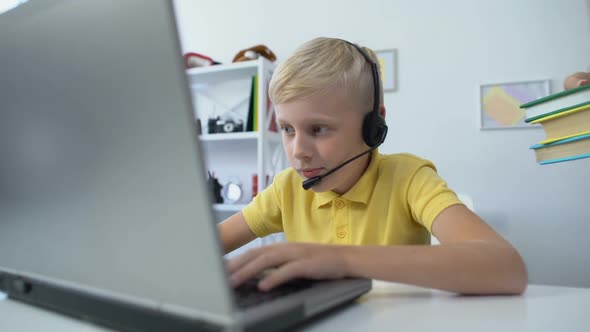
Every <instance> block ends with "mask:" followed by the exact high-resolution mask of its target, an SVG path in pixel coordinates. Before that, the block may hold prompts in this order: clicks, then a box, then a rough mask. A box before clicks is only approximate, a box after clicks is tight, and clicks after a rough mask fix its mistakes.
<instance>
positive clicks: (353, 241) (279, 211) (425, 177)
mask: <svg viewBox="0 0 590 332" xmlns="http://www.w3.org/2000/svg"><path fill="white" fill-rule="evenodd" d="M301 182H302V178H301V176H299V174H297V172H296V171H295V170H294V169H293V168H289V169H287V170H284V171H282V172H281V173H279V174H278V175H276V176H275V178H274V180H273V183H272V184H271V185H270V186H269V187H268V188H266V189H265V190H264V191H262V192H261V193H259V194H258V195H257V196H256V197H255V198H254V200H253V201H252V202H251V203H250V204H248V206H246V207H245V208H244V209H243V210H242V213H243V214H244V217H245V218H246V221H247V223H248V226H249V227H250V229H251V230H252V232H254V234H256V235H257V236H259V237H263V236H266V235H269V234H271V233H277V232H284V233H285V237H286V239H287V241H290V242H314V243H324V244H347V245H402V244H428V243H430V234H429V232H431V231H432V223H433V221H434V219H435V218H436V217H437V216H438V214H439V213H440V212H441V211H442V210H444V209H445V208H447V207H449V206H451V205H454V204H462V203H461V201H460V200H459V199H458V198H457V195H456V194H455V193H454V192H453V191H452V190H450V189H449V188H448V187H447V184H446V182H445V181H444V180H443V179H441V178H440V177H439V176H438V174H437V173H436V168H435V167H434V165H433V164H432V163H431V162H429V161H427V160H424V159H421V158H418V157H416V156H413V155H410V154H391V155H383V154H380V153H379V152H378V151H377V150H375V151H374V152H373V154H372V155H371V162H370V164H369V167H367V170H366V171H365V173H364V174H363V175H362V176H361V178H360V179H359V180H358V182H357V183H356V184H355V185H354V186H353V187H352V188H351V189H350V190H349V191H348V192H346V193H345V194H343V195H338V194H336V193H334V192H333V191H329V192H322V193H315V192H313V191H312V190H303V188H302V187H301Z"/></svg>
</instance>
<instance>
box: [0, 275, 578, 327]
mask: <svg viewBox="0 0 590 332" xmlns="http://www.w3.org/2000/svg"><path fill="white" fill-rule="evenodd" d="M302 330H305V331H322V332H323V331H326V332H327V331H330V332H332V331H361V332H370V331H453V332H454V331H469V332H473V331H494V332H495V331H568V332H569V331H589V330H590V288H569V287H553V286H536V285H530V286H529V287H528V289H527V292H526V293H525V294H524V295H523V296H487V297H470V296H457V295H455V294H450V293H445V292H440V291H435V290H429V289H424V288H418V287H412V286H406V285H400V284H394V283H384V282H374V284H373V290H372V291H371V292H370V293H369V294H367V295H365V296H363V297H361V298H360V299H359V300H358V303H357V304H354V305H351V306H347V307H345V308H343V309H340V310H338V311H336V312H333V313H330V314H329V315H326V316H324V317H321V318H320V319H319V320H315V321H313V322H312V323H311V324H308V325H306V326H304V327H303V328H302ZM0 331H59V332H70V331H72V332H73V331H76V332H79V331H83V332H98V331H108V330H107V329H103V328H100V327H97V326H93V325H90V324H88V323H85V322H82V321H77V320H73V319H70V318H68V317H65V316H61V315H58V314H56V313H53V312H49V311H45V310H42V309H38V308H35V307H32V306H28V305H25V304H22V303H17V302H14V301H11V300H5V301H0Z"/></svg>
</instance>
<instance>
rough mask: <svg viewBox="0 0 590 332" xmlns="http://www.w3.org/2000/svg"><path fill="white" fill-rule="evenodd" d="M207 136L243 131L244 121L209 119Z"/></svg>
mask: <svg viewBox="0 0 590 332" xmlns="http://www.w3.org/2000/svg"><path fill="white" fill-rule="evenodd" d="M207 124H208V128H209V134H220V133H237V132H242V131H244V121H243V120H240V119H237V120H235V119H221V118H220V117H216V118H209V122H208V123H207Z"/></svg>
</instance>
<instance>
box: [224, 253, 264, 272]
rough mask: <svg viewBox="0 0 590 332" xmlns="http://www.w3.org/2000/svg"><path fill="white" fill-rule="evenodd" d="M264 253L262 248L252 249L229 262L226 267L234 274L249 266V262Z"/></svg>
mask: <svg viewBox="0 0 590 332" xmlns="http://www.w3.org/2000/svg"><path fill="white" fill-rule="evenodd" d="M262 253H263V252H262V251H261V250H260V248H255V249H250V250H248V251H246V252H245V253H243V254H241V255H239V256H238V257H236V258H233V259H231V260H229V262H227V264H226V267H227V271H228V272H229V273H230V274H231V273H234V272H235V271H237V270H239V269H240V268H241V267H242V266H244V265H245V264H247V263H248V262H250V261H251V260H253V259H256V257H258V255H260V254H262Z"/></svg>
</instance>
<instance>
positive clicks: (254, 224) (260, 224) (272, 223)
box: [242, 178, 283, 237]
mask: <svg viewBox="0 0 590 332" xmlns="http://www.w3.org/2000/svg"><path fill="white" fill-rule="evenodd" d="M275 180H276V178H275ZM276 183H277V181H273V183H272V184H271V185H270V186H268V187H267V188H266V189H264V190H263V191H262V192H260V193H258V195H256V197H254V199H253V200H252V202H250V204H248V205H247V206H246V207H245V208H244V209H242V214H243V215H244V218H245V219H246V223H247V224H248V227H250V230H252V232H253V233H254V234H255V235H256V236H258V237H265V236H267V235H269V234H272V233H278V232H282V231H283V223H282V213H281V208H280V201H279V195H278V193H277V184H276Z"/></svg>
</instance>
